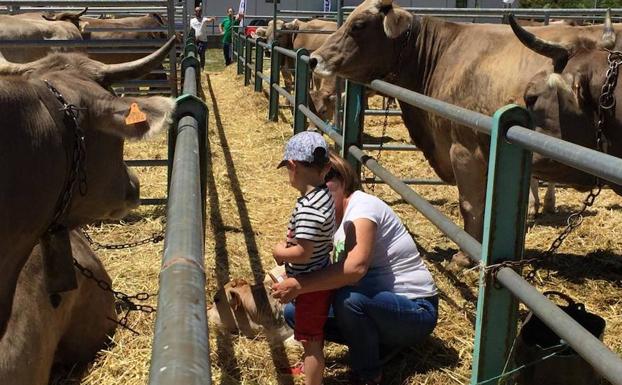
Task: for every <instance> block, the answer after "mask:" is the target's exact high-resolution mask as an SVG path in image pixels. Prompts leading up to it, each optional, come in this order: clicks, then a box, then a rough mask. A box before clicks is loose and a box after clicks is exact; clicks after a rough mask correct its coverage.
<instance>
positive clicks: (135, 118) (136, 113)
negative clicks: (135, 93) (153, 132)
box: [125, 103, 147, 126]
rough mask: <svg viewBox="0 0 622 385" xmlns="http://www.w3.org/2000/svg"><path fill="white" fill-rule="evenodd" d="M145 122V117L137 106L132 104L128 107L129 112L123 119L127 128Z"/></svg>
mask: <svg viewBox="0 0 622 385" xmlns="http://www.w3.org/2000/svg"><path fill="white" fill-rule="evenodd" d="M146 121H147V115H146V114H145V113H144V112H142V111H141V110H140V109H139V108H138V104H136V103H132V104H131V105H130V112H129V113H128V114H127V116H126V117H125V124H126V125H128V126H129V125H131V124H136V123H143V122H146Z"/></svg>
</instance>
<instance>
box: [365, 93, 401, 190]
mask: <svg viewBox="0 0 622 385" xmlns="http://www.w3.org/2000/svg"><path fill="white" fill-rule="evenodd" d="M394 101H395V99H394V98H385V99H384V102H385V106H384V122H383V124H382V134H381V135H380V145H379V147H378V154H377V155H376V162H378V163H380V157H381V156H382V149H383V146H384V137H385V136H386V134H387V125H388V124H389V109H390V108H391V105H392V104H393V103H394ZM363 179H365V180H367V173H366V172H365V174H364V175H363ZM375 179H376V176H375V175H374V173H373V172H372V173H371V176H370V177H369V181H368V183H367V187H368V188H369V191H371V192H372V193H373V192H376V183H375Z"/></svg>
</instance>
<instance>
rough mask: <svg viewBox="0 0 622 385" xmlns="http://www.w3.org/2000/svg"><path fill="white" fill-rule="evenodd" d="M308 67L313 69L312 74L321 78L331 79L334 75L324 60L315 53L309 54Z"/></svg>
mask: <svg viewBox="0 0 622 385" xmlns="http://www.w3.org/2000/svg"><path fill="white" fill-rule="evenodd" d="M309 66H310V67H311V69H313V73H315V74H316V75H318V76H320V77H323V78H328V77H331V76H333V74H334V71H333V69H332V68H330V66H329V65H328V63H327V62H326V60H324V58H322V57H321V56H320V55H317V54H315V53H313V54H311V57H310V58H309Z"/></svg>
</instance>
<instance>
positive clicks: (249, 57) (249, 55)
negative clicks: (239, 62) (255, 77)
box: [244, 37, 253, 86]
mask: <svg viewBox="0 0 622 385" xmlns="http://www.w3.org/2000/svg"><path fill="white" fill-rule="evenodd" d="M251 43H252V42H251V39H250V38H249V37H246V40H244V85H245V86H247V85H249V84H251V69H250V67H249V66H248V65H249V64H252V62H253V45H252V44H251Z"/></svg>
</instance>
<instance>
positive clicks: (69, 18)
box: [15, 7, 89, 29]
mask: <svg viewBox="0 0 622 385" xmlns="http://www.w3.org/2000/svg"><path fill="white" fill-rule="evenodd" d="M88 9H89V8H88V7H85V8H84V9H83V10H82V11H80V12H61V13H55V12H43V13H40V12H26V13H19V14H17V15H15V17H16V18H20V19H34V20H41V19H44V20H48V21H66V22H69V23H71V24H73V25H75V26H76V28H78V29H79V28H80V17H82V16H83V15H84V14H85V13H86V11H88Z"/></svg>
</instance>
